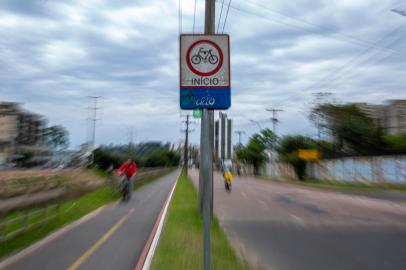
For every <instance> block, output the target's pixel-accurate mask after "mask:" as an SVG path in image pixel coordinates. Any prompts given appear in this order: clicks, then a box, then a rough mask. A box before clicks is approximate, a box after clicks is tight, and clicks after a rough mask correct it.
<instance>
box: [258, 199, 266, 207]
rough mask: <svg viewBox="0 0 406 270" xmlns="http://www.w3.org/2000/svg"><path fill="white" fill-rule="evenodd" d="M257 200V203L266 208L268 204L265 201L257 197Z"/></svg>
mask: <svg viewBox="0 0 406 270" xmlns="http://www.w3.org/2000/svg"><path fill="white" fill-rule="evenodd" d="M257 201H258V203H259V204H260V205H261V206H262V207H263V208H266V209H268V205H267V204H266V202H265V201H263V200H261V199H258V200H257Z"/></svg>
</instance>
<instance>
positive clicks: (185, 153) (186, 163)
mask: <svg viewBox="0 0 406 270" xmlns="http://www.w3.org/2000/svg"><path fill="white" fill-rule="evenodd" d="M189 118H190V115H189V114H187V115H186V120H185V121H183V122H184V123H185V124H186V129H185V130H183V131H184V132H185V146H184V147H183V148H184V149H183V170H184V171H185V174H186V175H187V173H188V167H189V151H188V149H189V132H190V130H189V125H190V119H189Z"/></svg>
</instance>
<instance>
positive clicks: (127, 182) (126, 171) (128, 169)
mask: <svg viewBox="0 0 406 270" xmlns="http://www.w3.org/2000/svg"><path fill="white" fill-rule="evenodd" d="M116 174H117V175H120V176H121V175H123V176H124V179H123V181H122V188H123V200H124V201H128V200H129V199H130V197H131V190H132V183H131V180H132V178H133V177H134V176H135V175H136V174H137V164H135V162H134V161H132V160H131V159H128V160H127V161H126V162H124V163H123V165H121V167H120V168H119V169H118V170H117V172H116Z"/></svg>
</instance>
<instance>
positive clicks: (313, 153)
mask: <svg viewBox="0 0 406 270" xmlns="http://www.w3.org/2000/svg"><path fill="white" fill-rule="evenodd" d="M298 156H299V158H300V159H303V160H319V159H320V152H319V151H318V150H316V149H299V151H298Z"/></svg>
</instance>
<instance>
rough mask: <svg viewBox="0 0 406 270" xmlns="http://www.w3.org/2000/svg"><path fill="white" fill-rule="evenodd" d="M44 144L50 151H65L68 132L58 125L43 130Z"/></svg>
mask: <svg viewBox="0 0 406 270" xmlns="http://www.w3.org/2000/svg"><path fill="white" fill-rule="evenodd" d="M44 138H45V142H46V144H47V145H48V146H49V147H50V148H51V149H52V150H54V151H55V150H65V149H66V148H68V146H69V132H68V131H67V130H66V129H65V128H64V127H63V126H60V125H57V126H51V127H48V128H45V129H44Z"/></svg>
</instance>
